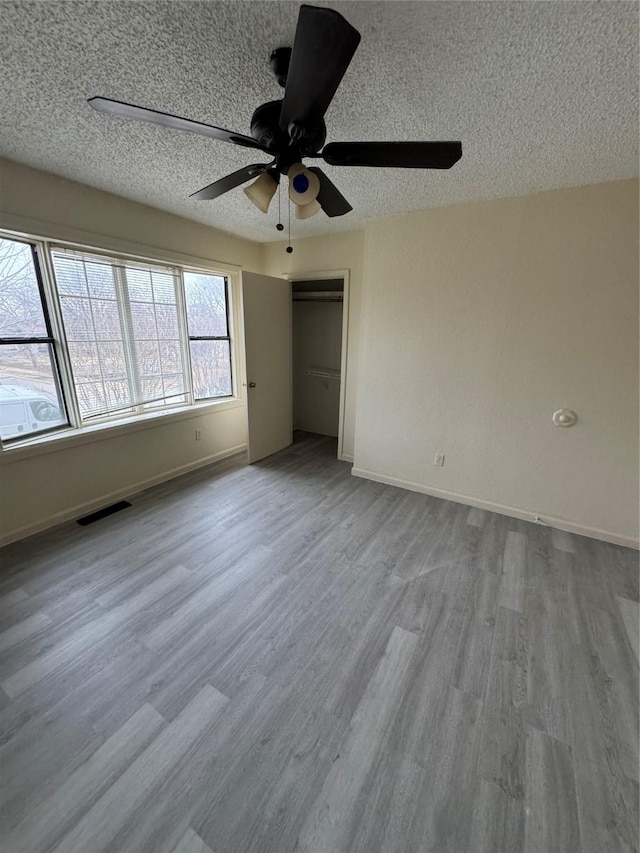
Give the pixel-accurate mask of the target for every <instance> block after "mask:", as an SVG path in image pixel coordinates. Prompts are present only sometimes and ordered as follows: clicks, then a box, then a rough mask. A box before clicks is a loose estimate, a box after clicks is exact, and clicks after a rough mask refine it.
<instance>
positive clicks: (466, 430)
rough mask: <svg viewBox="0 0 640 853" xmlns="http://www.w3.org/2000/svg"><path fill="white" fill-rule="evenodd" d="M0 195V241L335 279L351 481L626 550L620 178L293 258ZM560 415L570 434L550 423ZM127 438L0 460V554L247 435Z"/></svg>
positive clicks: (47, 184)
mask: <svg viewBox="0 0 640 853" xmlns="http://www.w3.org/2000/svg"><path fill="white" fill-rule="evenodd" d="M0 196H1V201H2V210H1V211H0V227H3V228H8V229H14V230H18V231H24V232H31V233H34V234H37V235H41V236H44V237H51V238H57V239H63V240H72V241H73V240H75V241H77V242H80V243H84V244H89V245H95V246H97V247H102V248H105V249H111V250H115V251H129V252H133V253H139V254H145V253H146V254H150V255H151V256H152V257H157V258H159V259H163V258H167V259H169V258H173V259H174V260H176V261H181V260H182V261H185V262H188V261H189V260H191V261H192V262H193V261H194V260H197V259H200V260H202V261H207V260H208V261H214V262H218V263H223V264H231V265H236V266H238V267H244V268H246V269H251V270H257V271H261V272H264V273H267V274H269V275H283V274H288V273H300V274H301V275H304V274H305V273H312V272H325V271H329V270H342V269H348V270H349V271H350V284H351V292H350V300H349V330H348V348H349V356H348V364H347V382H346V405H345V434H344V453H345V456H347V457H353V456H354V455H355V470H356V472H358V473H360V474H363V475H365V476H372V477H374V478H377V479H381V480H387V481H389V482H395V483H398V484H399V485H406V486H409V487H411V488H417V489H419V490H423V491H427V492H431V493H436V494H442V495H443V496H445V497H447V496H450V497H454V498H455V497H458V498H460V499H462V500H464V501H467V502H470V503H476V504H480V505H487V506H494V507H495V508H497V509H503V510H504V511H506V512H509V513H513V514H519V515H522V516H523V517H533V516H535V515H537V516H540V518H541V519H542V520H546V521H549V522H551V523H553V524H556V525H558V526H563V527H565V528H567V529H576V530H584V531H585V532H588V533H591V534H593V535H604V536H605V537H607V538H612V539H614V540H618V541H624V542H631V541H637V539H638V489H637V479H638V477H637V474H638V243H637V233H638V211H637V201H638V183H637V181H623V182H617V183H612V184H599V185H595V186H588V187H582V188H577V189H568V190H560V191H556V192H548V193H541V194H538V195H533V196H528V197H524V198H516V199H505V200H498V201H491V202H486V203H480V204H470V205H462V206H459V207H452V208H440V209H435V210H429V211H424V212H421V213H414V214H409V215H407V216H401V217H392V218H388V219H383V220H378V221H375V222H373V223H371V224H370V225H369V226H368V227H367V229H366V235H365V233H363V232H344V233H342V234H338V235H331V236H327V237H320V238H309V239H305V240H299V241H296V242H295V244H294V253H293V254H292V255H288V254H286V253H285V251H284V247H285V244H284V243H272V244H266V245H262V246H260V245H258V244H256V243H252V242H250V241H247V240H242V239H240V238H236V237H231V236H229V235H226V234H223V233H221V232H219V231H215V230H214V229H211V228H207V227H206V226H204V225H201V224H198V223H195V222H191V221H188V220H184V219H181V218H179V217H176V216H173V215H171V214H167V213H163V212H161V211H158V210H155V209H153V208H149V207H146V206H144V205H140V204H136V203H134V202H129V201H127V200H125V199H122V198H119V197H117V196H112V195H110V194H108V193H103V192H100V191H98V190H93V189H91V188H89V187H85V186H82V185H80V184H76V183H74V182H71V181H67V180H64V179H62V178H58V177H55V176H53V175H50V174H47V173H44V172H39V171H37V170H34V169H30V168H28V167H26V166H22V165H18V164H16V163H12V162H10V161H2V160H0ZM145 250H146V251H145ZM365 282H366V286H365ZM356 403H357V408H358V417H357V422H356ZM563 406H564V407H568V408H573V409H575V410H576V411H577V412H578V416H579V422H578V425H577V426H576V427H574V428H571V429H567V430H562V429H558V428H556V427H554V426H553V425H552V423H551V414H552V413H553V411H554V410H555V409H557V408H559V407H563ZM142 426H143V425H137V427H136V429H135V430H134V431H132V432H126V433H122V432H119V433H118V434H116V432H118V431H116V432H114V433H102V434H101V436H100V438H99V440H95V441H93V440H92V441H90V442H89V441H85V442H84V443H83V444H82V445H81V446H77V447H67V448H65V449H62V450H56V451H55V452H52V453H46V454H41V455H38V456H35V457H33V458H24V459H19V460H15V461H12V460H9V461H8V462H7V461H6V458H5V459H2V460H1V461H0V542H1V541H3V540H4V541H7V540H9V539H11V538H16V537H17V536H20V535H26V534H27V533H28V532H31V531H32V530H35V529H38V528H40V527H44V526H46V525H47V524H50V523H53V522H55V521H58V520H61V519H62V518H66V517H73V516H75V515H77V514H79V512H80V511H82V510H83V509H88V508H89V507H94V506H99V505H100V504H101V503H103V500H104V498H105V497H109V498H111V497H115V496H116V495H124V494H127V493H129V492H130V491H132V490H134V489H135V488H139V487H142V486H144V485H146V484H148V483H151V482H156V481H160V480H162V479H165V478H166V477H167V476H170V475H171V474H173V473H176V472H178V471H180V470H188V469H189V468H192V467H197V466H198V465H201V464H204V463H205V462H206V461H207V460H211V459H214V458H216V457H218V456H220V455H224V454H225V453H228V452H230V451H232V450H234V449H236V448H238V447H242V446H243V445H244V442H245V440H246V429H245V410H244V406H243V405H242V404H241V405H239V406H236V407H235V408H225V409H219V410H216V411H213V412H211V411H210V412H208V413H201V414H200V413H199V414H198V415H197V417H189V418H185V419H181V420H173V419H167V420H166V421H163V422H157V423H155V424H154V425H146V424H145V425H144V428H142ZM196 428H198V429H201V430H202V432H203V440H202V442H195V440H194V436H195V429H196ZM436 452H438V453H444V454H446V461H445V466H444V467H443V468H436V467H434V466H433V464H432V463H433V455H434V453H436Z"/></svg>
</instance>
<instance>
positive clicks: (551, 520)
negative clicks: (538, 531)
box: [351, 468, 640, 549]
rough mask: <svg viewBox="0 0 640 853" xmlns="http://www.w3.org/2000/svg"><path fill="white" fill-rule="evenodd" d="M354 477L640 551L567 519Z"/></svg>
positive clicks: (381, 478) (377, 477)
mask: <svg viewBox="0 0 640 853" xmlns="http://www.w3.org/2000/svg"><path fill="white" fill-rule="evenodd" d="M351 473H352V474H353V476H354V477H362V478H363V479H365V480H374V481H375V482H376V483H385V484H386V485H387V486H396V487H398V488H399V489H408V490H409V491H411V492H420V493H421V494H423V495H430V496H431V497H434V498H442V499H443V500H446V501H454V502H455V503H459V504H465V505H466V506H475V507H478V509H486V510H489V512H497V513H499V514H500V515H508V516H510V517H511V518H519V519H521V520H522V521H531V522H533V523H534V524H543V525H546V526H547V527H555V528H557V529H558V530H565V531H566V532H567V533H577V534H578V535H580V536H588V537H589V538H591V539H600V540H602V541H603V542H611V543H612V544H613V545H624V546H625V547H627V548H635V549H638V548H640V542H638V540H637V539H631V538H629V537H628V536H620V535H619V534H617V533H610V532H609V531H608V530H599V529H598V528H596V527H584V526H583V525H581V524H576V523H575V522H573V521H567V519H564V518H555V517H554V516H548V515H540V514H539V513H535V512H532V511H531V510H525V509H520V508H519V507H513V506H504V505H503V504H497V503H492V502H491V501H483V500H479V499H478V498H472V497H469V496H468V495H459V494H457V493H456V492H448V491H445V490H444V489H434V488H432V487H431V486H423V485H422V484H421V483H413V482H411V480H401V479H399V478H398V477H388V476H387V475H386V474H379V473H377V472H376V471H368V470H367V469H366V468H352V469H351Z"/></svg>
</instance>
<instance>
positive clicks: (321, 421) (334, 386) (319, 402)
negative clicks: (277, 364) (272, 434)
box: [293, 300, 342, 436]
mask: <svg viewBox="0 0 640 853" xmlns="http://www.w3.org/2000/svg"><path fill="white" fill-rule="evenodd" d="M341 344H342V303H341V302H314V301H312V300H307V301H300V302H295V301H294V303H293V428H294V429H303V430H306V431H307V432H315V433H319V434H320V435H333V436H337V435H338V423H339V412H340V381H339V379H337V378H325V377H322V376H313V375H310V374H309V373H306V372H305V371H306V370H308V369H309V368H312V367H327V368H329V369H330V370H337V371H339V370H340V356H341Z"/></svg>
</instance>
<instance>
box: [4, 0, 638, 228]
mask: <svg viewBox="0 0 640 853" xmlns="http://www.w3.org/2000/svg"><path fill="white" fill-rule="evenodd" d="M316 5H326V6H332V7H334V8H337V9H338V10H339V11H341V12H342V14H343V15H344V16H345V17H346V18H347V20H349V21H350V22H351V23H352V24H353V25H354V26H355V27H356V28H357V29H358V30H359V31H360V32H361V34H362V41H361V44H360V47H359V48H358V51H357V52H356V55H355V57H354V60H353V62H352V64H351V66H350V68H349V70H348V71H347V74H346V75H345V78H344V80H343V82H342V85H341V86H340V88H339V90H338V92H337V95H336V97H335V99H334V101H333V103H332V104H331V106H330V107H329V111H328V113H327V115H326V122H327V128H328V134H327V139H328V141H331V140H360V139H365V140H366V139H374V140H387V139H390V140H394V139H415V140H423V139H427V140H428V139H461V140H462V144H463V157H462V160H461V161H460V162H459V163H457V164H456V165H455V166H454V167H453V169H451V171H444V172H429V171H418V170H405V171H403V170H397V169H377V170H374V169H361V168H352V169H347V168H336V167H333V168H332V167H330V166H327V167H326V171H327V173H328V174H329V176H330V177H331V179H332V180H333V181H334V182H335V183H336V184H337V185H338V186H339V188H340V189H341V190H342V192H343V193H344V195H345V196H346V197H347V198H348V199H349V200H350V202H351V203H352V204H353V207H354V210H353V212H352V213H350V214H348V215H347V216H345V217H341V218H336V219H333V220H330V219H328V218H327V217H326V216H325V215H324V214H323V213H320V214H318V215H317V216H316V217H314V218H313V219H310V220H307V221H305V222H298V221H295V220H292V229H293V232H294V234H295V235H296V236H309V235H314V234H326V233H330V232H332V231H338V230H345V229H353V228H358V227H361V226H362V224H363V222H364V221H366V220H367V219H369V218H372V217H377V216H382V215H387V214H392V213H400V212H403V211H408V210H416V209H421V208H426V207H435V206H439V205H445V204H454V203H458V202H463V201H469V200H477V199H487V198H496V197H501V196H512V195H521V194H524V193H530V192H536V191H538V190H543V189H550V188H554V187H562V186H573V185H580V184H586V183H595V182H598V181H607V180H614V179H620V178H627V177H631V176H634V175H636V174H637V170H638V86H637V74H638V6H637V4H636V3H635V2H633V3H627V2H606V3H600V2H582V0H580V2H575V3H574V2H540V3H538V2H488V3H487V2H447V3H440V2H382V3H380V2H338V3H331V2H326V3H318V4H316ZM298 6H299V4H298V3H294V2H222V3H220V2H195V0H188V2H168V3H164V2H149V3H146V2H144V3H141V2H126V1H125V0H120V2H96V3H94V2H47V3H45V2H19V3H16V4H13V3H7V2H3V3H2V4H1V11H0V15H1V18H2V30H3V36H2V51H1V59H0V81H1V82H0V90H1V100H0V109H1V111H2V123H3V130H2V140H1V147H0V153H2V154H4V155H5V156H7V157H9V158H12V159H15V160H19V161H21V162H24V163H27V164H29V165H32V166H36V167H38V168H41V169H46V170H48V171H50V172H55V173H57V174H60V175H64V176H66V177H69V178H73V179H74V180H77V181H81V182H82V183H86V184H90V185H92V186H95V187H99V188H100V189H103V190H108V191H110V192H113V193H116V194H118V195H122V196H126V197H127V198H131V199H135V200H136V201H140V202H144V203H145V204H150V205H153V206H154V207H158V208H162V209H165V210H169V211H172V212H173V213H177V214H180V215H182V216H186V217H189V218H191V219H196V220H198V221H200V222H205V223H207V224H210V225H213V226H216V227H217V228H221V229H223V230H226V231H229V232H232V233H235V234H239V235H242V236H245V237H249V238H252V239H255V240H259V241H266V240H274V239H279V238H280V237H281V235H280V234H279V233H278V232H277V231H276V230H275V224H276V222H277V203H275V204H273V205H272V210H271V211H270V213H269V214H268V215H267V216H265V215H263V214H261V213H260V212H259V211H258V210H256V208H254V207H253V206H252V205H251V204H250V203H249V201H248V200H247V199H246V197H245V195H244V193H242V191H241V189H236V190H233V191H232V192H230V193H228V194H227V195H225V196H224V197H222V198H221V199H218V200H216V201H206V202H202V201H200V202H196V201H193V200H190V199H189V198H188V195H189V193H191V192H193V191H195V190H197V189H199V188H200V187H202V186H203V185H205V184H207V183H210V182H211V181H213V180H216V179H217V178H218V177H222V176H223V175H225V174H227V173H228V172H231V171H234V170H235V169H238V168H239V167H240V166H242V165H244V164H246V163H249V162H260V161H261V160H263V159H267V158H266V157H264V156H263V155H261V154H260V153H259V152H251V151H247V150H244V149H242V148H238V147H235V146H233V145H228V144H225V143H223V142H217V141H214V140H211V139H205V138H200V137H196V136H193V135H191V134H184V133H179V132H176V131H170V130H165V129H162V128H158V127H152V126H146V125H143V124H138V123H135V122H128V121H123V120H120V119H116V118H112V117H107V116H103V115H98V114H97V113H95V112H94V111H93V110H91V109H90V108H89V107H88V106H87V104H86V99H87V98H88V97H90V96H92V95H104V96H106V97H110V98H115V99H118V100H123V101H129V102H133V103H137V104H140V105H142V106H148V107H152V108H155V109H160V110H164V111H167V112H173V113H177V114H180V115H183V116H185V117H188V118H192V119H197V120H200V121H206V122H209V123H212V124H216V125H219V126H222V127H226V128H230V129H232V130H237V131H240V132H244V133H247V132H248V129H249V122H250V119H251V113H252V111H253V109H254V108H255V107H257V106H258V105H259V104H261V103H263V102H264V101H267V100H271V99H274V98H278V97H281V90H280V88H279V87H278V86H277V84H276V82H275V80H274V78H273V77H272V75H271V72H270V69H269V64H268V61H269V55H270V52H271V50H272V49H273V48H274V47H278V46H280V45H283V44H291V43H292V38H293V34H294V30H295V24H296V19H297V10H298Z"/></svg>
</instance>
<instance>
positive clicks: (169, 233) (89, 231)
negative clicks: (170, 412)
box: [0, 160, 262, 543]
mask: <svg viewBox="0 0 640 853" xmlns="http://www.w3.org/2000/svg"><path fill="white" fill-rule="evenodd" d="M0 203H1V210H0V228H5V229H10V230H15V231H22V232H26V233H32V234H35V235H38V236H42V237H48V238H52V239H59V240H70V241H76V242H79V243H83V244H88V245H93V246H96V247H100V248H104V249H108V250H113V251H122V252H131V253H134V254H142V255H146V256H150V257H152V258H159V259H165V258H166V259H174V260H176V261H184V262H189V261H191V262H192V263H193V262H196V261H198V260H199V261H202V262H205V263H206V262H214V263H215V262H217V263H224V264H230V265H236V266H242V267H244V268H247V269H252V270H259V269H260V267H261V265H262V249H261V247H260V246H259V245H258V244H257V243H252V242H250V241H248V240H242V239H240V238H237V237H230V236H229V235H226V234H223V233H222V232H220V231H216V230H214V229H212V228H208V227H207V226H205V225H201V224H198V223H195V222H192V221H190V220H186V219H182V218H180V217H177V216H173V215H172V214H168V213H163V212H162V211H159V210H156V209H154V208H151V207H146V206H145V205H141V204H137V203H134V202H130V201H127V200H126V199H123V198H120V197H118V196H114V195H110V194H109V193H104V192H101V191H99V190H94V189H92V188H90V187H87V186H83V185H82V184H78V183H74V182H73V181H68V180H66V179H64V178H59V177H57V176H54V175H51V174H49V173H46V172H41V171H38V170H36V169H30V168H28V167H26V166H23V165H20V164H18V163H14V162H11V161H8V160H0ZM192 414H193V412H190V413H189V415H192ZM140 427H144V428H140ZM196 428H198V429H200V430H201V431H202V440H201V441H198V442H196V441H195V429H196ZM245 442H246V416H245V408H244V404H243V402H242V401H240V403H237V404H236V405H235V407H231V408H229V407H228V406H227V405H223V406H222V407H218V408H211V409H209V410H208V411H207V412H206V413H204V412H200V413H199V414H198V416H197V417H186V418H182V419H179V420H176V419H175V417H174V416H171V417H169V418H166V419H165V420H162V421H156V422H147V423H144V424H137V425H136V429H135V430H134V431H131V432H125V433H123V432H122V430H121V429H116V430H114V431H110V432H103V433H101V434H100V437H99V440H95V441H93V440H92V441H91V443H85V444H82V445H81V446H75V447H67V448H65V449H56V450H55V451H54V452H48V453H45V454H41V455H38V456H35V457H30V456H28V455H27V456H26V458H24V456H23V458H20V456H18V458H16V457H11V456H9V458H7V456H4V457H3V458H2V459H1V460H0V543H2V542H7V541H11V540H13V539H16V538H20V537H21V536H25V535H28V534H29V533H31V532H34V531H35V530H38V529H42V528H44V527H47V526H49V525H51V524H53V523H56V522H58V521H61V520H64V519H66V518H72V517H76V516H77V515H79V514H81V512H83V511H86V510H88V509H90V508H95V507H98V506H101V505H102V504H103V503H104V502H105V500H109V499H111V498H114V497H116V496H124V495H126V494H130V493H131V492H132V491H135V490H136V489H138V488H142V487H143V486H145V485H149V484H150V483H152V482H159V481H161V480H163V479H166V478H167V477H169V476H171V475H172V474H176V473H180V472H181V471H186V470H189V469H191V468H195V467H198V466H199V465H202V464H206V462H208V461H212V460H213V459H215V458H219V457H221V456H224V455H226V454H228V453H230V452H233V451H234V450H238V449H242V447H243V446H244V444H245Z"/></svg>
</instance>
